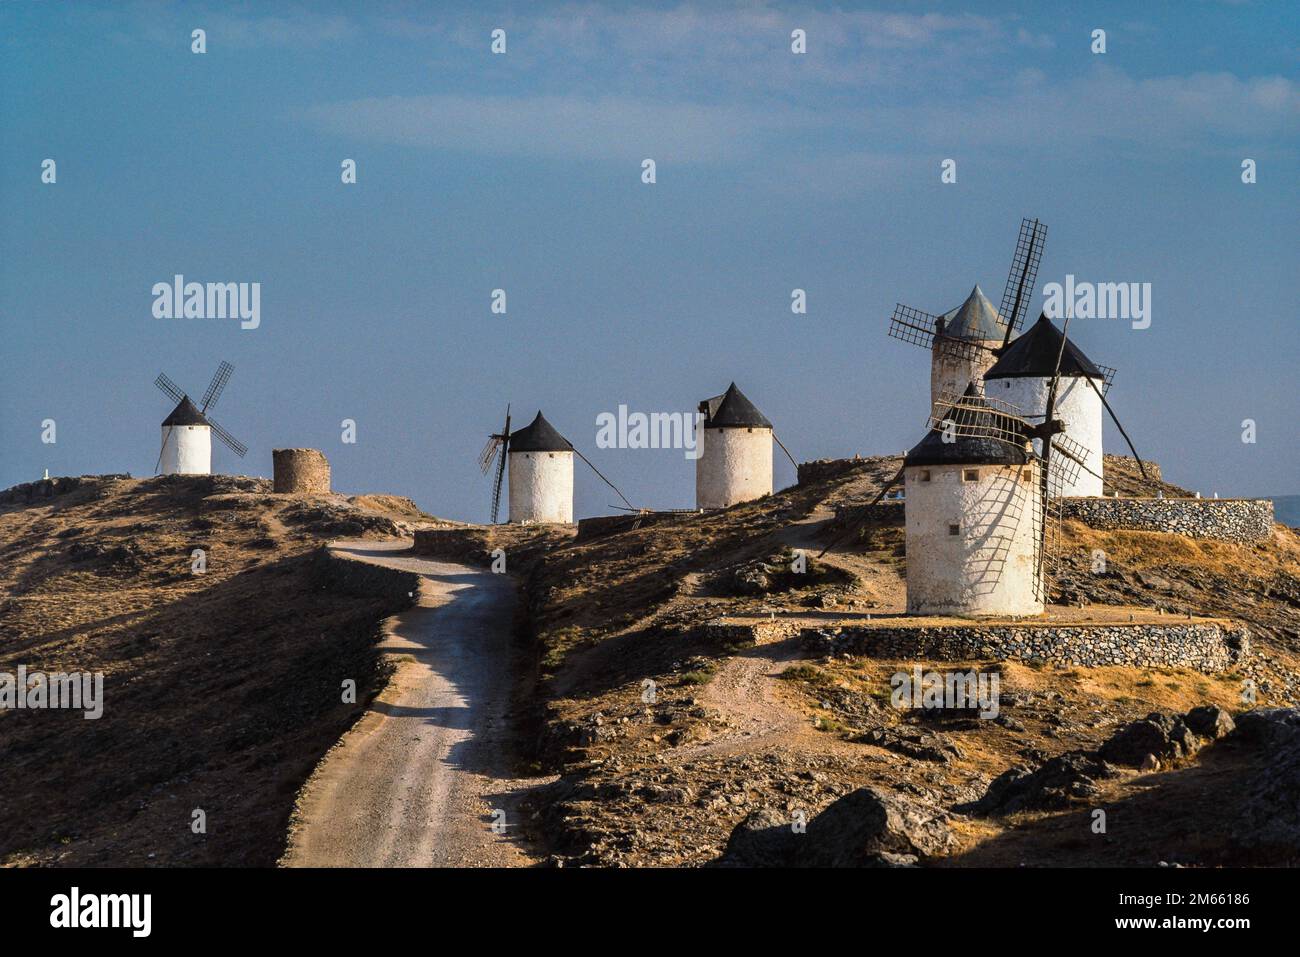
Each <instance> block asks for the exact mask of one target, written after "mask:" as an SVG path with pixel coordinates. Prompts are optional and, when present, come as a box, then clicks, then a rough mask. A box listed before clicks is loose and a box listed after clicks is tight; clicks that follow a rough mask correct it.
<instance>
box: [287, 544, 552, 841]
mask: <svg viewBox="0 0 1300 957" xmlns="http://www.w3.org/2000/svg"><path fill="white" fill-rule="evenodd" d="M330 548H331V550H332V551H333V552H334V553H335V554H338V555H341V556H343V557H345V558H347V559H350V560H355V561H364V562H370V563H372V564H376V565H385V566H388V567H389V568H398V569H402V570H404V571H414V572H418V573H419V574H421V575H422V576H424V577H423V581H422V584H421V588H420V592H419V594H418V595H417V602H416V605H415V607H413V608H411V609H409V610H408V611H405V612H403V613H401V614H400V615H395V616H393V617H392V618H389V619H388V620H387V621H385V622H384V639H383V642H382V644H381V645H380V650H381V651H382V652H384V653H387V654H389V655H392V656H393V661H394V664H395V665H396V671H395V672H394V674H393V676H392V678H391V679H390V681H389V683H388V685H387V686H386V687H385V688H384V690H383V692H382V693H381V694H380V695H379V696H378V697H377V698H376V699H375V701H374V702H372V703H371V705H370V708H369V709H368V710H367V711H366V713H365V714H364V715H363V716H362V717H361V719H360V720H359V721H358V722H357V723H356V724H355V725H354V726H353V727H352V728H351V730H349V731H348V733H347V734H345V735H344V736H343V738H342V739H340V741H339V743H338V744H336V745H335V746H334V748H332V749H331V750H330V752H329V753H328V754H327V755H326V756H325V758H324V760H322V761H321V763H320V764H319V765H318V766H317V768H316V770H315V771H314V772H313V773H312V776H311V778H310V779H309V780H308V782H307V784H306V785H305V786H304V788H303V790H302V793H301V794H300V795H299V798H298V808H297V812H296V814H295V821H294V825H293V828H292V830H291V833H290V836H289V847H288V850H287V851H286V852H285V855H284V858H283V859H282V862H281V863H283V864H284V865H285V866H289V867H430V866H454V867H519V866H526V865H529V864H532V863H534V859H533V858H532V857H531V856H530V855H529V853H528V852H527V851H526V850H525V849H524V848H523V847H522V846H521V844H520V843H519V841H518V834H519V829H518V827H517V826H516V825H517V823H518V820H519V812H518V810H517V802H518V799H519V798H520V797H521V796H522V794H523V792H524V791H525V790H526V789H527V788H528V787H530V786H535V785H537V784H539V783H542V782H543V780H545V779H531V780H516V779H513V778H511V777H510V771H509V770H508V746H509V730H510V729H509V712H510V702H511V690H512V687H511V685H512V675H513V672H514V669H513V668H512V667H511V655H512V649H511V641H510V634H511V627H512V620H513V610H514V602H515V591H514V586H513V584H512V583H511V581H510V579H508V578H507V577H506V576H504V575H494V574H492V573H490V572H486V571H481V570H478V569H474V568H470V567H468V566H465V565H456V564H451V563H449V562H437V561H431V560H428V559H424V558H419V557H416V556H413V555H411V554H410V552H409V543H408V542H400V541H399V542H372V541H349V542H335V543H332V544H331V545H330ZM496 809H501V810H503V811H504V812H505V817H504V824H505V831H504V833H496V832H495V831H494V830H493V826H492V825H493V821H494V816H493V811H494V810H496Z"/></svg>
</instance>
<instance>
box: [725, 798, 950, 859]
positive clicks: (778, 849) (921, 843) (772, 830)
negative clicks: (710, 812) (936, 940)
mask: <svg viewBox="0 0 1300 957" xmlns="http://www.w3.org/2000/svg"><path fill="white" fill-rule="evenodd" d="M955 845H956V839H955V837H954V836H953V833H952V831H951V830H949V828H948V825H947V823H946V815H945V814H944V813H943V812H942V811H940V810H938V809H937V808H932V807H930V806H928V805H923V804H920V803H918V802H913V801H909V800H907V799H905V798H902V797H899V796H898V795H896V794H891V793H889V792H887V791H882V790H880V789H879V788H872V787H866V788H860V789H858V790H856V791H853V792H851V793H850V794H846V795H845V796H844V797H842V798H840V799H839V800H838V801H835V802H834V803H832V804H831V805H830V806H828V807H827V808H826V809H825V810H824V811H822V812H821V813H820V814H818V815H817V816H816V817H814V818H813V819H812V820H811V821H809V822H808V825H807V828H806V830H805V831H804V832H803V833H799V832H797V831H796V830H795V829H794V826H793V822H791V821H790V820H789V819H787V818H785V817H783V816H782V815H780V814H778V813H777V812H775V811H771V810H760V811H756V812H754V813H751V814H750V815H749V816H748V817H746V818H745V820H743V821H741V823H740V824H738V825H737V826H736V828H735V830H734V831H733V832H732V834H731V839H730V841H728V843H727V850H726V852H725V853H724V854H723V856H722V858H721V859H720V860H719V862H718V863H719V864H723V865H729V866H734V867H906V866H911V865H914V864H917V863H918V862H919V861H921V860H923V859H925V858H927V857H932V856H935V855H939V854H943V853H946V852H947V851H949V850H951V849H952V848H953V847H954V846H955Z"/></svg>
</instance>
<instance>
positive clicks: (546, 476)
mask: <svg viewBox="0 0 1300 957" xmlns="http://www.w3.org/2000/svg"><path fill="white" fill-rule="evenodd" d="M509 457H510V521H512V522H562V523H564V524H568V523H570V522H572V521H573V453H572V452H511V453H510V454H509Z"/></svg>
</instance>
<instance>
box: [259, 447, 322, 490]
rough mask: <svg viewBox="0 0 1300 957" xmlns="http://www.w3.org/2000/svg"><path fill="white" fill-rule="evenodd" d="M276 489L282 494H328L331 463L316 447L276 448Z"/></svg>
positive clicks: (272, 457)
mask: <svg viewBox="0 0 1300 957" xmlns="http://www.w3.org/2000/svg"><path fill="white" fill-rule="evenodd" d="M271 459H272V462H273V463H274V468H275V491H276V492H278V493H281V494H299V495H328V494H329V490H330V464H329V461H328V460H327V459H326V458H325V456H324V454H323V453H321V452H319V451H318V450H316V449H275V450H273V451H272V452H271Z"/></svg>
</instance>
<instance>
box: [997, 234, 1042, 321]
mask: <svg viewBox="0 0 1300 957" xmlns="http://www.w3.org/2000/svg"><path fill="white" fill-rule="evenodd" d="M1046 242H1047V227H1046V226H1044V225H1043V224H1042V223H1040V222H1039V221H1038V220H1036V219H1022V220H1021V221H1020V235H1019V237H1018V238H1017V239H1016V250H1015V252H1014V253H1013V254H1012V257H1011V269H1010V271H1009V272H1008V273H1007V284H1006V287H1005V288H1004V289H1003V290H1002V306H1001V308H1000V309H999V310H998V314H999V315H1001V316H1002V321H1003V322H1005V323H1006V324H1007V337H1006V342H1010V341H1011V335H1012V333H1014V332H1015V331H1016V330H1017V329H1019V328H1020V326H1021V324H1022V323H1023V322H1024V318H1025V313H1026V311H1027V310H1028V308H1029V300H1030V299H1032V298H1033V296H1034V284H1035V283H1036V282H1037V281H1038V264H1039V262H1041V261H1042V258H1043V244H1044V243H1046ZM1006 342H1004V343H1003V344H1004V345H1005V344H1006Z"/></svg>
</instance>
